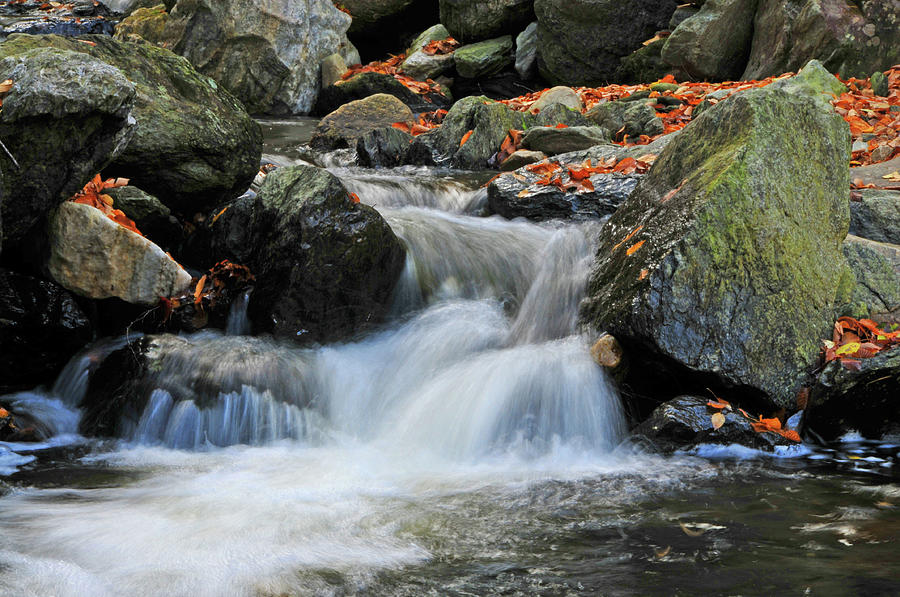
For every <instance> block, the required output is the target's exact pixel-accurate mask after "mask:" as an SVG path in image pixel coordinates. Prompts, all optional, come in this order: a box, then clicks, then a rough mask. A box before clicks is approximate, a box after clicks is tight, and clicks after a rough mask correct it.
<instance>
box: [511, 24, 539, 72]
mask: <svg viewBox="0 0 900 597" xmlns="http://www.w3.org/2000/svg"><path fill="white" fill-rule="evenodd" d="M537 28H538V24H537V21H535V22H533V23H530V24H529V25H528V27H525V30H524V31H522V33H520V34H519V35H517V36H516V72H517V73H519V76H520V77H522V78H523V79H533V78H535V77H536V76H537V45H538V34H537Z"/></svg>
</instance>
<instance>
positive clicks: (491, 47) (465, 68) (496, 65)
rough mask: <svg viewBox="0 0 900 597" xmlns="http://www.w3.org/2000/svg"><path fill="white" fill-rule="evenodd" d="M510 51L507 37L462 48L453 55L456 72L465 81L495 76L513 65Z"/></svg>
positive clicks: (511, 45)
mask: <svg viewBox="0 0 900 597" xmlns="http://www.w3.org/2000/svg"><path fill="white" fill-rule="evenodd" d="M512 51H513V40H512V36H509V35H504V36H503V37H498V38H495V39H488V40H485V41H481V42H478V43H474V44H470V45H467V46H463V47H461V48H459V49H457V50H456V52H454V54H453V55H454V62H455V63H456V72H458V73H459V76H461V77H465V78H467V79H476V78H479V77H489V76H491V75H496V74H497V73H499V72H500V71H501V70H503V69H504V68H506V67H507V66H509V65H511V64H512V63H513V53H512Z"/></svg>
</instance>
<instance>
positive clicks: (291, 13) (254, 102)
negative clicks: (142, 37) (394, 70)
mask: <svg viewBox="0 0 900 597" xmlns="http://www.w3.org/2000/svg"><path fill="white" fill-rule="evenodd" d="M350 21H351V19H350V17H349V15H347V14H345V13H343V12H341V11H339V10H338V9H337V8H336V7H335V6H334V4H333V3H332V2H331V1H330V0H310V1H308V2H299V3H298V2H288V3H274V4H273V3H264V4H261V3H259V2H256V1H255V0H179V2H178V3H177V4H176V6H175V8H173V9H172V11H171V12H170V14H169V19H168V21H167V23H166V27H165V31H164V33H163V37H162V38H161V39H154V40H150V41H153V42H157V43H161V44H164V45H165V47H167V48H170V49H171V50H172V51H174V52H175V53H176V54H180V55H182V56H184V57H185V58H187V59H188V60H189V61H190V62H191V64H193V65H194V66H195V67H196V68H197V70H199V71H200V72H201V73H203V74H204V75H206V76H209V77H212V78H213V79H215V80H216V81H217V82H218V83H219V84H220V85H221V86H223V87H224V88H225V89H227V90H228V91H229V92H231V93H233V94H234V95H235V96H236V97H237V98H238V99H240V100H241V101H242V102H243V103H244V105H245V106H246V108H247V110H248V111H250V112H251V113H254V114H272V115H287V114H305V113H307V112H309V111H310V110H311V109H312V107H313V105H314V103H315V100H316V96H317V94H318V92H319V81H320V73H319V65H320V64H321V62H322V60H323V59H324V58H325V57H326V56H330V55H331V54H334V53H340V54H341V55H342V56H343V57H344V59H345V60H346V61H347V62H348V63H349V64H356V63H358V62H359V56H358V54H357V53H356V50H355V48H353V46H352V44H350V42H349V40H348V39H347V37H346V31H347V28H348V27H349V26H350Z"/></svg>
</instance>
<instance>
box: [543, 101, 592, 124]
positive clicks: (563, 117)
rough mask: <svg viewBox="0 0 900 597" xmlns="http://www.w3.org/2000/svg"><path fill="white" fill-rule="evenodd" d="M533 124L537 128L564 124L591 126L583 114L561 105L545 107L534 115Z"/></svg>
mask: <svg viewBox="0 0 900 597" xmlns="http://www.w3.org/2000/svg"><path fill="white" fill-rule="evenodd" d="M534 124H536V125H537V126H556V125H557V124H564V125H566V126H593V123H592V122H591V121H590V120H588V119H587V118H586V117H585V116H584V114H582V113H581V112H580V111H578V110H573V109H572V108H567V107H566V106H564V105H562V104H550V105H549V106H545V107H544V108H543V109H542V110H541V111H540V112H538V113H537V114H536V115H535V119H534Z"/></svg>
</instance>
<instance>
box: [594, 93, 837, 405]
mask: <svg viewBox="0 0 900 597" xmlns="http://www.w3.org/2000/svg"><path fill="white" fill-rule="evenodd" d="M817 93H818V90H817V89H808V90H807V92H806V93H799V92H797V90H796V89H795V90H793V92H791V91H789V90H786V89H784V88H780V87H777V86H776V87H773V86H771V85H770V86H768V87H764V88H762V89H755V90H750V91H745V92H741V93H739V94H736V95H734V96H732V97H731V98H729V99H728V100H727V101H724V102H721V103H719V104H716V105H715V106H712V107H711V108H709V109H708V110H706V111H705V112H704V113H703V114H702V115H701V116H699V117H697V118H696V119H694V120H693V121H692V122H691V123H690V124H689V125H688V126H687V127H685V128H684V129H683V130H682V131H681V133H680V134H679V135H678V136H677V137H675V138H674V139H673V140H672V141H671V142H670V143H669V144H668V145H667V146H666V147H665V149H663V151H662V152H661V153H660V154H659V158H658V159H657V160H656V162H655V164H654V165H653V168H652V169H651V171H650V173H649V174H647V175H646V176H645V177H644V178H643V179H642V180H641V182H640V183H639V184H638V187H637V189H636V190H635V191H634V193H632V195H631V196H630V197H629V198H628V200H626V201H625V203H623V204H622V205H621V206H620V207H619V209H618V210H617V211H616V213H615V214H614V215H613V216H612V218H611V219H610V220H609V221H608V222H607V223H606V225H605V226H604V228H603V230H602V231H601V234H600V244H599V247H598V250H597V258H596V262H595V267H594V270H593V273H592V276H591V280H590V283H589V293H588V299H586V301H585V303H584V305H583V307H584V308H583V312H582V314H583V317H584V320H585V321H586V322H588V323H589V324H591V325H592V326H594V327H595V328H596V329H602V330H606V331H608V332H609V333H612V334H613V335H615V336H616V338H618V340H619V341H620V342H621V343H622V345H623V346H624V347H625V348H626V350H627V351H631V350H639V351H640V353H641V355H642V358H643V359H644V360H646V361H647V363H648V364H646V366H644V367H642V368H641V375H643V376H647V377H652V372H653V371H658V372H662V371H672V370H677V371H679V372H680V373H679V374H680V375H681V376H682V379H683V380H684V383H685V385H690V384H692V383H693V384H694V386H695V387H697V388H698V390H700V389H702V388H705V387H711V386H710V385H709V384H710V383H713V381H715V382H716V383H718V384H720V387H728V388H732V395H736V396H742V399H745V400H748V401H755V402H756V403H759V404H761V403H762V402H761V401H762V400H763V399H765V400H766V401H768V403H769V404H774V405H777V406H779V407H784V408H790V407H792V405H793V403H794V402H793V401H794V396H795V394H796V391H797V390H798V388H799V387H800V385H801V384H802V380H803V377H804V375H805V371H806V370H807V367H810V366H811V365H812V364H813V362H814V361H815V359H816V358H817V357H818V354H819V348H820V346H821V339H822V338H825V337H828V335H829V334H830V332H829V330H830V329H831V326H832V324H833V307H834V305H835V301H836V298H837V289H838V286H839V283H840V281H841V278H842V276H843V274H844V271H845V260H844V256H843V254H842V253H841V242H842V241H843V239H844V237H845V236H846V232H847V228H848V225H849V208H848V200H847V195H848V190H847V189H848V185H849V172H848V168H847V167H846V164H847V163H848V162H849V155H850V137H849V134H848V127H847V124H846V122H844V121H843V119H841V118H840V117H839V116H838V115H837V114H836V113H835V112H834V111H833V109H831V108H830V107H828V108H826V107H825V102H824V101H823V102H822V103H819V102H818V101H815V100H813V101H811V98H813V97H814V96H815V95H816V94H817ZM786 130H790V131H791V133H792V134H791V135H785V134H784V131H786ZM797 138H802V139H804V143H803V144H797V143H796V142H795V139H797ZM797 197H803V198H804V201H803V202H800V203H798V202H797V200H796V198H797ZM650 363H653V364H650ZM660 374H661V375H665V373H660ZM643 381H645V380H636V382H635V383H638V382H643ZM704 384H705V385H704ZM659 385H660V386H661V387H662V388H663V389H665V387H666V386H668V387H672V383H671V381H661V382H660V384H659Z"/></svg>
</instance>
